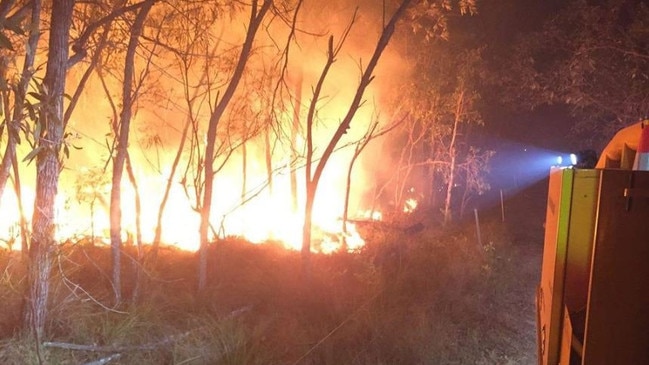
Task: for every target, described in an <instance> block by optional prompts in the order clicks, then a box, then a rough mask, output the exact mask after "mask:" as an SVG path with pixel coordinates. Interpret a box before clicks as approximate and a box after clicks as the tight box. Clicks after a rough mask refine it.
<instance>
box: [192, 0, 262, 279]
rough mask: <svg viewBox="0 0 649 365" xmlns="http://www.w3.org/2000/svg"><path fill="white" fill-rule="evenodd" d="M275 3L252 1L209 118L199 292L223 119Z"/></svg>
mask: <svg viewBox="0 0 649 365" xmlns="http://www.w3.org/2000/svg"><path fill="white" fill-rule="evenodd" d="M272 5H273V1H271V0H264V1H262V3H261V4H259V2H258V1H257V0H253V1H252V3H251V5H250V18H249V22H248V29H247V31H246V37H245V40H244V42H243V45H242V48H241V51H240V53H239V58H238V60H237V61H236V66H235V69H234V72H233V73H232V76H231V78H230V80H229V82H228V84H227V86H226V87H225V90H224V92H223V95H221V96H220V98H217V100H215V108H214V110H213V111H212V113H211V115H210V120H209V123H208V128H207V136H206V146H205V156H204V162H203V166H204V167H203V169H204V172H203V178H204V187H203V191H202V194H203V196H202V205H201V208H200V216H201V222H200V228H199V234H200V241H201V242H200V248H199V263H198V290H199V291H203V290H204V289H205V287H206V285H207V245H208V231H209V226H210V216H211V208H212V196H213V193H214V191H213V187H214V172H215V171H214V159H215V152H216V148H215V147H216V136H217V130H218V127H219V122H220V121H221V118H222V117H223V115H224V113H225V111H226V108H227V106H228V104H229V103H230V100H231V99H232V97H233V95H234V93H235V91H236V89H237V86H238V85H239V82H240V81H241V78H242V76H243V72H244V70H245V67H246V64H247V62H248V59H249V58H250V55H251V52H252V46H253V43H254V40H255V36H256V35H257V31H258V30H259V28H260V26H261V25H262V23H263V21H264V18H265V17H266V15H267V14H268V13H269V11H270V9H271V6H272Z"/></svg>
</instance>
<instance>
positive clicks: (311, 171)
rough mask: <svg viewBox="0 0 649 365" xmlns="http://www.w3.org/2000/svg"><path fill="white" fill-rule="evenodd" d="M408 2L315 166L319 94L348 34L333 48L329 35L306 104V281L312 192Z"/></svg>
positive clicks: (385, 31) (391, 23)
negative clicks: (310, 95) (314, 137)
mask: <svg viewBox="0 0 649 365" xmlns="http://www.w3.org/2000/svg"><path fill="white" fill-rule="evenodd" d="M411 2H412V1H411V0H403V1H401V2H400V3H399V5H398V7H397V9H396V10H395V11H394V13H393V14H392V16H391V17H390V19H389V21H388V23H387V24H385V26H384V27H383V29H382V32H381V35H380V37H379V39H378V41H377V43H376V48H375V49H374V52H373V54H372V56H371V58H370V60H369V62H368V64H367V66H366V67H365V69H364V70H363V71H362V73H361V77H360V81H359V83H358V86H357V89H356V93H355V95H354V97H353V100H352V101H351V103H350V106H349V108H348V109H347V113H346V115H345V117H344V118H343V119H342V120H341V122H340V124H339V125H338V127H337V128H336V130H335V132H334V134H333V135H332V136H331V139H330V140H329V142H328V143H327V145H326V146H325V148H324V150H323V152H322V154H321V156H320V158H319V159H318V160H317V161H318V162H317V164H315V157H314V152H315V148H314V145H313V143H314V140H313V127H314V123H315V118H316V109H317V106H318V103H319V101H320V96H321V95H320V94H321V92H322V88H323V85H324V82H325V80H326V79H327V77H328V76H329V71H330V69H331V66H332V65H333V64H334V62H335V61H336V57H337V56H338V54H339V52H340V50H341V49H342V45H343V44H344V42H345V39H346V37H347V35H348V34H349V31H350V28H347V29H346V30H345V32H344V33H343V35H342V36H341V39H340V41H339V42H338V43H337V44H336V45H335V46H334V39H333V36H330V37H329V42H328V48H327V59H326V62H325V64H324V66H323V67H322V71H321V73H320V77H319V79H318V81H317V83H316V85H315V87H314V88H313V96H312V98H311V102H310V103H309V110H308V115H307V118H306V144H307V149H306V161H305V178H306V201H305V208H304V228H303V233H302V266H303V273H304V275H305V276H306V278H307V280H308V278H309V277H310V275H311V261H310V256H311V227H312V216H313V203H314V201H315V196H316V191H317V188H318V183H319V182H320V177H321V176H322V173H323V171H324V168H325V166H326V165H327V162H328V161H329V158H330V157H331V155H332V153H333V152H334V150H335V148H336V146H337V145H338V142H340V140H341V138H342V137H343V135H344V134H345V133H346V132H347V130H348V129H349V128H350V126H351V122H352V120H353V119H354V116H355V115H356V112H357V111H358V108H359V107H360V106H361V103H362V101H363V95H364V93H365V90H366V89H367V87H368V86H369V84H370V83H371V82H372V80H373V79H374V76H373V73H374V69H375V68H376V65H377V64H378V61H379V59H380V58H381V55H382V54H383V51H384V50H385V48H386V47H387V46H388V44H389V42H390V39H391V38H392V35H393V34H394V31H395V28H396V25H397V22H398V21H399V20H400V19H401V17H402V16H403V15H404V14H405V12H406V10H407V9H408V7H409V6H410V3H411ZM355 17H356V14H354V18H353V19H352V22H351V23H350V25H349V27H351V26H352V25H353V22H354V19H355ZM314 164H315V165H314Z"/></svg>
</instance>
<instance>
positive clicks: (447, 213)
mask: <svg viewBox="0 0 649 365" xmlns="http://www.w3.org/2000/svg"><path fill="white" fill-rule="evenodd" d="M463 106H464V92H460V94H459V95H458V98H457V102H456V109H455V120H454V122H453V132H452V134H451V143H450V146H449V151H448V152H449V155H450V156H449V157H450V166H449V172H448V179H447V184H446V199H445V201H444V224H448V223H449V222H450V221H451V199H452V197H453V185H455V167H456V164H457V162H456V155H457V151H456V147H455V141H456V139H457V128H458V124H459V123H460V118H461V117H462V107H463Z"/></svg>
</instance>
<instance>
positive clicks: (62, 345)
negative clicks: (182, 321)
mask: <svg viewBox="0 0 649 365" xmlns="http://www.w3.org/2000/svg"><path fill="white" fill-rule="evenodd" d="M251 309H252V306H251V305H248V306H245V307H242V308H239V309H236V310H234V311H232V312H231V313H229V314H228V315H227V316H226V317H224V319H232V318H235V317H238V316H239V315H241V314H243V313H245V312H247V311H249V310H251ZM202 328H204V327H199V328H194V329H192V330H189V331H187V332H184V333H181V334H178V335H171V336H168V337H166V338H163V339H162V340H160V341H156V342H151V343H147V344H143V345H131V346H115V345H109V346H99V345H80V344H76V343H69V342H52V341H49V342H44V343H43V347H53V348H59V349H65V350H74V351H91V352H112V353H114V354H113V355H111V356H109V357H106V358H105V359H106V361H112V360H113V359H116V358H117V357H119V356H121V355H120V354H119V353H120V352H134V351H152V350H155V349H157V348H160V347H162V346H165V345H167V344H169V343H172V342H175V341H179V340H181V339H183V338H185V337H187V336H189V335H190V334H191V333H192V332H195V331H198V330H200V329H202ZM114 356H117V357H114ZM101 360H102V359H100V360H97V361H101ZM102 364H106V362H92V363H90V365H102Z"/></svg>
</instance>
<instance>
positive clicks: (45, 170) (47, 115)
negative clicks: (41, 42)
mask: <svg viewBox="0 0 649 365" xmlns="http://www.w3.org/2000/svg"><path fill="white" fill-rule="evenodd" d="M73 7H74V0H57V1H54V2H53V3H52V16H51V22H50V24H51V25H50V27H51V29H50V39H49V48H48V60H47V66H46V71H45V78H44V79H43V86H44V88H45V89H46V90H47V94H45V95H43V100H44V104H43V106H42V108H41V113H40V120H39V123H41V125H42V126H43V127H44V128H43V132H42V133H41V135H39V136H35V139H36V143H37V146H36V148H37V149H38V154H37V155H36V168H37V169H36V198H35V200H34V215H33V218H32V240H31V245H30V249H29V263H28V265H29V271H28V278H27V285H28V292H27V295H26V302H25V308H24V309H23V319H24V326H25V330H26V331H27V333H30V334H32V335H33V336H34V337H35V338H36V340H37V341H40V339H42V338H43V335H44V332H45V323H46V319H47V300H48V294H49V288H50V287H49V279H50V269H51V266H52V262H51V254H52V251H53V250H54V249H55V241H54V233H55V228H56V227H55V221H54V203H55V198H56V194H57V190H58V181H59V172H60V170H61V165H60V160H59V151H60V149H61V145H62V143H63V95H64V92H65V76H66V72H67V67H66V65H67V62H68V41H69V35H70V24H71V20H72V9H73Z"/></svg>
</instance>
